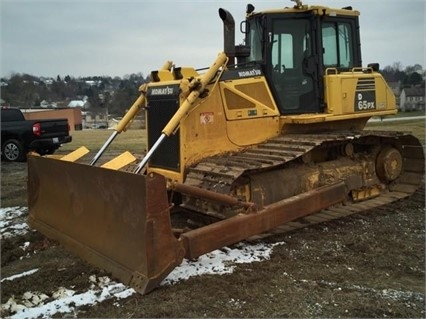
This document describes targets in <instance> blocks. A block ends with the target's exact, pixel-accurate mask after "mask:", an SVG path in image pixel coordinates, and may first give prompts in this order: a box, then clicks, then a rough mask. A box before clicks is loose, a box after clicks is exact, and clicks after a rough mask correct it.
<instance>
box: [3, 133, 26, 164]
mask: <svg viewBox="0 0 426 319" xmlns="http://www.w3.org/2000/svg"><path fill="white" fill-rule="evenodd" d="M1 154H2V157H3V158H4V159H5V160H6V161H8V162H24V161H25V159H26V157H25V152H24V147H23V146H22V144H21V142H19V141H18V140H15V139H10V140H7V141H6V142H4V143H3V145H2V146H1Z"/></svg>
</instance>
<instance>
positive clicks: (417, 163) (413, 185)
mask: <svg viewBox="0 0 426 319" xmlns="http://www.w3.org/2000/svg"><path fill="white" fill-rule="evenodd" d="M373 141H375V142H373ZM377 141H379V142H380V143H388V142H389V143H392V144H395V145H396V146H397V147H398V149H399V150H400V151H401V154H402V156H403V160H404V163H405V164H404V168H403V171H402V172H401V175H400V177H399V178H398V179H397V181H395V182H393V183H391V184H390V185H389V189H388V190H386V191H384V192H383V193H382V194H380V196H378V197H376V198H371V199H368V200H365V201H362V202H349V201H348V202H346V203H343V204H339V205H336V206H333V207H329V208H327V209H324V210H322V211H320V212H318V213H315V214H311V215H309V216H306V217H304V218H300V219H298V220H295V221H292V222H289V223H286V224H284V225H282V226H279V227H277V228H274V229H273V230H271V231H269V232H267V233H263V234H260V235H256V236H253V237H250V240H255V239H259V238H263V237H266V236H271V235H274V234H278V233H284V232H289V231H293V230H296V229H299V228H303V227H307V226H310V225H314V224H318V223H322V222H326V221H330V220H334V219H338V218H342V217H346V216H349V215H352V214H356V213H360V212H365V211H370V210H371V209H374V208H377V207H380V206H384V205H387V204H389V203H392V202H394V201H398V200H400V199H403V198H405V197H407V196H410V195H412V194H413V193H415V192H416V190H417V189H418V188H419V186H420V185H422V181H423V177H424V157H423V147H422V146H421V145H420V144H418V142H417V140H416V139H415V138H414V137H412V136H411V135H410V134H407V133H404V132H387V131H385V132H383V131H379V132H377V131H362V132H356V133H353V132H351V133H348V132H342V133H339V134H335V133H334V134H316V135H313V134H309V135H307V134H297V135H285V136H279V137H276V138H273V139H271V140H269V141H267V142H265V143H262V144H259V145H257V146H255V147H252V148H249V149H246V150H244V151H242V152H240V153H236V154H230V155H225V156H215V157H212V158H209V159H206V160H204V161H202V162H200V163H199V164H197V165H196V166H194V167H192V168H190V169H189V172H188V175H187V179H186V181H185V184H188V185H191V186H195V187H200V188H204V189H207V190H209V191H215V192H218V193H223V194H229V193H230V191H231V189H232V184H233V183H234V182H235V181H236V180H237V179H238V178H239V177H241V176H243V175H244V174H245V175H247V174H256V173H258V172H260V171H264V170H273V169H275V168H277V167H281V166H283V165H287V164H289V163H291V162H299V163H300V162H307V161H309V160H310V158H309V152H310V151H312V150H314V149H320V148H324V149H328V150H330V149H332V148H334V149H339V148H341V147H342V146H344V145H346V144H347V143H351V144H369V143H371V144H372V145H373V144H374V143H377ZM187 208H189V209H192V208H191V207H187Z"/></svg>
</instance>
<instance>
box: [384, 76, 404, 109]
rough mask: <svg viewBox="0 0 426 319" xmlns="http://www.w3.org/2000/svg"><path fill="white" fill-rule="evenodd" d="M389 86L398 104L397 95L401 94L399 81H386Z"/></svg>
mask: <svg viewBox="0 0 426 319" xmlns="http://www.w3.org/2000/svg"><path fill="white" fill-rule="evenodd" d="M387 83H388V85H389V87H390V88H391V90H392V92H393V94H394V95H395V99H396V105H397V106H399V103H400V102H399V97H400V96H401V81H396V82H387Z"/></svg>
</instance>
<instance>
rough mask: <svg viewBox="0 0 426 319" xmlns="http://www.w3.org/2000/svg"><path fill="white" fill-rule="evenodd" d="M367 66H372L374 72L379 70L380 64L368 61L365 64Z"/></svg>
mask: <svg viewBox="0 0 426 319" xmlns="http://www.w3.org/2000/svg"><path fill="white" fill-rule="evenodd" d="M367 66H368V67H369V68H372V69H373V71H374V72H379V70H380V64H379V63H369V64H368V65H367Z"/></svg>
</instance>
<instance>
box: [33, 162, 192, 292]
mask: <svg viewBox="0 0 426 319" xmlns="http://www.w3.org/2000/svg"><path fill="white" fill-rule="evenodd" d="M28 206H29V215H30V216H29V224H30V226H31V227H33V228H35V229H37V230H39V231H40V232H41V233H43V234H45V235H46V236H48V237H50V238H53V239H55V240H57V241H59V242H60V243H61V244H62V245H63V246H65V247H66V248H68V249H70V250H71V251H73V252H74V253H76V254H77V255H79V256H80V257H82V258H83V259H85V260H87V261H88V262H90V263H91V264H94V265H95V266H97V267H99V268H102V269H105V270H106V271H108V272H110V273H111V274H112V275H113V276H114V277H116V278H117V279H119V280H120V281H122V282H123V283H125V284H128V285H130V286H131V287H133V288H135V290H137V291H138V292H140V293H142V294H145V293H147V292H149V291H151V290H153V289H154V288H155V287H157V286H158V285H159V284H160V282H161V281H162V280H163V279H164V278H165V277H166V276H167V275H168V274H169V273H170V272H171V271H172V270H173V268H175V267H176V266H177V265H179V264H180V263H181V261H182V259H183V255H184V251H183V246H182V245H181V244H180V243H179V242H178V240H177V239H176V238H175V237H174V235H173V233H172V229H171V222H170V215H169V204H168V200H167V191H166V184H165V179H164V178H163V177H162V176H160V175H155V174H152V175H149V176H143V175H136V174H130V173H126V172H121V171H115V170H111V169H105V168H100V167H93V166H88V165H82V164H76V163H70V162H65V161H60V160H56V159H49V158H43V157H39V156H29V158H28Z"/></svg>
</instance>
